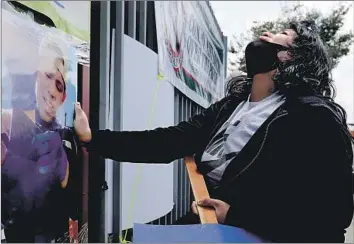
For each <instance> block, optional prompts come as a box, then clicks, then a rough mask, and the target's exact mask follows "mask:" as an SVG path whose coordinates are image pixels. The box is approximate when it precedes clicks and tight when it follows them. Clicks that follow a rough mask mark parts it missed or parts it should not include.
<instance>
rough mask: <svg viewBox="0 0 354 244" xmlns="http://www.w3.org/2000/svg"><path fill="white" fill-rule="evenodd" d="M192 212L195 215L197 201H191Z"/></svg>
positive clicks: (196, 213) (196, 212)
mask: <svg viewBox="0 0 354 244" xmlns="http://www.w3.org/2000/svg"><path fill="white" fill-rule="evenodd" d="M191 209H192V212H193V213H194V214H195V215H198V208H197V203H196V202H195V201H193V202H192V206H191Z"/></svg>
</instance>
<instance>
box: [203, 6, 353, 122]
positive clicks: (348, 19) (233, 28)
mask: <svg viewBox="0 0 354 244" xmlns="http://www.w3.org/2000/svg"><path fill="white" fill-rule="evenodd" d="M286 2H287V3H291V2H293V1H286ZM301 2H302V3H303V4H304V5H305V7H307V8H316V9H319V10H320V11H321V12H323V13H324V14H325V13H328V11H329V10H331V8H332V7H333V6H335V5H337V4H338V1H301ZM351 2H352V3H353V1H351ZM210 3H211V6H212V8H213V10H214V14H215V17H216V19H217V20H218V22H219V25H220V28H221V30H222V31H223V33H224V35H226V36H228V37H229V39H231V37H232V36H233V35H236V36H239V35H241V34H245V33H247V31H248V30H249V29H250V27H251V26H252V24H253V21H267V20H274V19H276V18H277V17H279V16H281V14H282V12H281V7H282V6H284V4H285V1H249V2H248V1H210ZM353 7H354V6H353ZM353 7H352V8H351V9H350V10H349V12H348V14H347V15H346V16H345V20H344V26H343V30H345V31H346V30H350V31H352V32H354V27H353V25H354V17H353V12H354V11H353ZM353 49H354V45H353V46H352V48H351V52H350V55H348V56H346V57H343V58H342V59H341V60H340V63H339V65H338V67H336V68H335V70H333V79H334V81H335V86H336V90H337V96H336V98H335V100H336V102H337V103H339V104H340V105H341V106H343V107H344V109H345V110H346V111H347V114H348V119H347V121H348V123H354V75H353V73H354V70H353V67H354V56H353Z"/></svg>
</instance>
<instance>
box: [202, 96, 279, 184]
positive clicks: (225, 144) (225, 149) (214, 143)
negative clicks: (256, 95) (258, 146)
mask: <svg viewBox="0 0 354 244" xmlns="http://www.w3.org/2000/svg"><path fill="white" fill-rule="evenodd" d="M284 101H285V99H284V97H283V96H281V95H279V94H278V93H273V94H272V95H270V96H268V97H266V98H264V99H263V100H261V101H259V102H250V101H249V98H248V100H247V101H244V102H241V103H240V104H239V105H238V106H237V108H236V109H235V111H234V112H233V113H232V115H231V116H230V118H229V119H228V120H227V121H226V122H225V123H224V124H223V126H221V128H220V129H219V131H218V132H217V133H216V134H215V136H214V137H213V138H212V139H211V141H210V143H209V144H208V146H207V147H206V150H205V151H204V153H203V155H202V159H201V162H202V164H204V163H205V164H208V168H209V169H210V171H209V172H208V173H207V175H206V178H207V180H208V181H209V183H210V184H211V185H215V186H216V185H218V183H219V181H220V180H221V178H222V176H223V174H224V170H225V168H226V167H227V166H228V165H229V163H230V162H231V161H232V160H233V159H234V158H235V157H236V156H237V155H238V153H239V152H240V151H241V150H242V148H243V147H244V146H245V145H246V144H247V143H248V141H249V140H250V139H251V137H252V136H253V134H254V133H255V132H256V131H257V130H258V128H259V127H261V125H262V124H263V123H264V122H265V121H266V120H267V119H268V118H269V116H270V115H271V114H272V113H273V112H274V111H275V110H276V109H277V108H279V107H280V106H281V105H282V104H283V103H284Z"/></svg>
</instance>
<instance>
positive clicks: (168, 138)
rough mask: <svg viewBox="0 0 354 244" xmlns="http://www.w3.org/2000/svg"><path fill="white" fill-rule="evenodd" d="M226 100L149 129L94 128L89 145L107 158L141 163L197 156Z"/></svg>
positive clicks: (162, 161) (89, 148)
mask: <svg viewBox="0 0 354 244" xmlns="http://www.w3.org/2000/svg"><path fill="white" fill-rule="evenodd" d="M225 100H226V98H224V99H223V100H221V101H219V102H217V103H215V104H213V105H211V106H210V107H209V108H207V109H206V110H205V111H204V112H202V113H201V114H198V115H195V116H193V117H192V118H191V119H190V120H189V121H184V122H181V123H179V124H178V125H177V126H171V127H167V128H157V129H154V130H147V131H109V130H99V131H93V132H92V140H91V142H90V143H89V144H88V145H87V148H88V150H89V151H93V152H95V153H97V154H99V155H100V156H102V157H105V158H110V159H113V160H116V161H125V162H138V163H150V162H151V163H170V162H171V161H173V160H175V159H179V158H182V157H184V156H188V155H194V154H195V153H196V151H197V150H198V149H200V147H201V146H202V145H203V144H204V143H205V141H206V140H207V139H208V136H209V134H210V133H211V130H212V127H213V124H214V121H215V118H216V116H217V114H218V112H219V110H220V109H221V107H222V106H223V104H224V103H225Z"/></svg>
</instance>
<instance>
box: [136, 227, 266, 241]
mask: <svg viewBox="0 0 354 244" xmlns="http://www.w3.org/2000/svg"><path fill="white" fill-rule="evenodd" d="M133 233H134V239H133V243H139V242H140V243H143V242H144V243H150V242H151V243H262V242H264V241H262V240H261V239H260V238H258V237H256V236H255V235H253V234H251V233H249V232H247V231H245V230H243V229H240V228H236V227H232V226H226V225H220V224H203V225H201V224H200V225H147V224H134V229H133Z"/></svg>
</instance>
